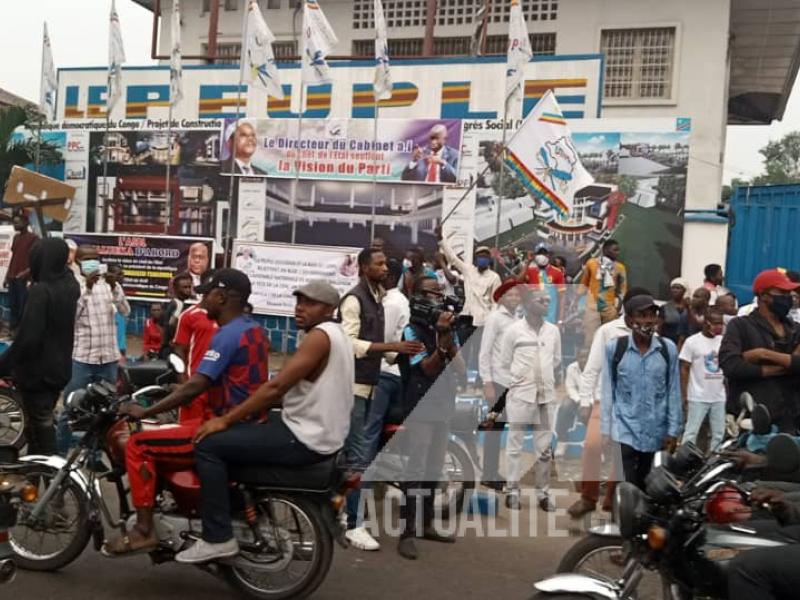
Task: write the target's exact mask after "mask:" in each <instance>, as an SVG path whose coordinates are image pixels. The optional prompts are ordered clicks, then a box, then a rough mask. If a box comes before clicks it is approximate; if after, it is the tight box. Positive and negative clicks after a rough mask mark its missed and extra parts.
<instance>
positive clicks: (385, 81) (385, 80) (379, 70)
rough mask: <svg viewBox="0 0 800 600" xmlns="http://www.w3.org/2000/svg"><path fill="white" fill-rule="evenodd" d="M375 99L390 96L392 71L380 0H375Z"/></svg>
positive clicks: (386, 98)
mask: <svg viewBox="0 0 800 600" xmlns="http://www.w3.org/2000/svg"><path fill="white" fill-rule="evenodd" d="M372 87H373V88H374V90H375V100H388V99H389V98H391V97H392V73H391V71H390V70H389V36H388V35H387V34H386V19H385V18H384V16H383V5H382V4H381V0H375V81H374V82H373V84H372Z"/></svg>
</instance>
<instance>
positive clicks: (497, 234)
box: [494, 92, 516, 250]
mask: <svg viewBox="0 0 800 600" xmlns="http://www.w3.org/2000/svg"><path fill="white" fill-rule="evenodd" d="M515 94H516V92H515V93H514V94H511V95H510V96H506V102H505V106H504V107H503V141H502V142H501V143H500V157H499V159H500V174H499V183H498V186H497V187H498V188H499V190H498V193H497V221H496V224H495V230H494V247H495V248H497V249H498V250H499V249H500V215H501V213H502V212H503V197H504V196H505V194H504V188H503V185H504V184H505V175H506V165H505V162H504V161H503V158H504V157H505V154H506V133H507V130H508V104H509V102H510V101H511V98H512V97H513V96H514V95H515Z"/></svg>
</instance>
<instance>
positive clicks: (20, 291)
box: [8, 279, 28, 331]
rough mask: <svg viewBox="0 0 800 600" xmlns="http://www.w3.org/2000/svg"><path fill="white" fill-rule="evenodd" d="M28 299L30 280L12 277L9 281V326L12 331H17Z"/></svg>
mask: <svg viewBox="0 0 800 600" xmlns="http://www.w3.org/2000/svg"><path fill="white" fill-rule="evenodd" d="M27 301H28V282H27V281H26V280H24V279H11V280H10V281H9V282H8V304H9V306H8V308H9V310H10V312H11V319H10V322H9V326H10V327H11V330H12V331H16V329H17V325H19V322H20V319H22V313H23V312H25V303H26V302H27Z"/></svg>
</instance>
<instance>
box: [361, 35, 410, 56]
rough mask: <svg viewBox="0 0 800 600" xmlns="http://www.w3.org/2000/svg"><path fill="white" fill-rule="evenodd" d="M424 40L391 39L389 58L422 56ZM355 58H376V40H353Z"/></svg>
mask: <svg viewBox="0 0 800 600" xmlns="http://www.w3.org/2000/svg"><path fill="white" fill-rule="evenodd" d="M423 43H424V40H423V39H422V38H409V39H392V38H389V57H390V58H391V57H392V56H422V46H423ZM353 56H365V57H370V58H372V57H374V56H375V40H374V39H369V40H353Z"/></svg>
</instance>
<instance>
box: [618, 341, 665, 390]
mask: <svg viewBox="0 0 800 600" xmlns="http://www.w3.org/2000/svg"><path fill="white" fill-rule="evenodd" d="M629 339H630V338H629V337H628V336H627V335H626V336H623V337H619V338H617V346H616V347H615V348H614V356H613V358H612V359H611V383H612V386H613V388H614V389H616V387H617V377H618V375H619V373H618V371H619V363H620V362H622V357H623V355H624V354H625V352H626V351H627V350H628V340H629ZM656 339H657V340H658V351H659V352H660V353H661V357H662V358H663V359H664V362H665V363H666V364H667V379H666V381H665V382H664V383H665V384H666V389H667V390H669V349H668V348H667V343H666V342H665V341H664V338H662V337H656Z"/></svg>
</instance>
